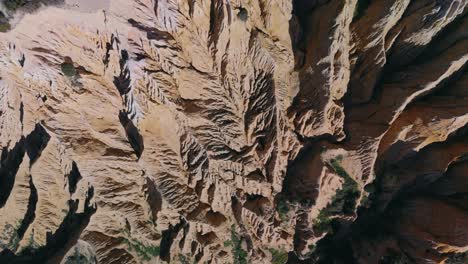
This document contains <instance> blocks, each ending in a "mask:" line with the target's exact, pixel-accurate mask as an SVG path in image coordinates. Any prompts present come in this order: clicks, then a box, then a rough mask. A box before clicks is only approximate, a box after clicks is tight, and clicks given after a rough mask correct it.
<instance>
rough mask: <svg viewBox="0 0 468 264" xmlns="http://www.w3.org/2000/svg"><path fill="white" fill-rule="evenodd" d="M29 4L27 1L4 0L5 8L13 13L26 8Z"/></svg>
mask: <svg viewBox="0 0 468 264" xmlns="http://www.w3.org/2000/svg"><path fill="white" fill-rule="evenodd" d="M27 3H28V1H26V0H3V4H4V5H5V7H6V8H8V9H10V10H13V11H14V10H16V9H18V8H20V7H22V6H24V5H25V4H27Z"/></svg>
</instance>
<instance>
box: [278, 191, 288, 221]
mask: <svg viewBox="0 0 468 264" xmlns="http://www.w3.org/2000/svg"><path fill="white" fill-rule="evenodd" d="M289 210H290V205H289V202H288V201H287V200H286V199H284V198H283V197H280V199H278V203H277V205H276V211H277V212H278V214H279V216H280V218H281V221H282V222H286V221H287V220H288V213H289Z"/></svg>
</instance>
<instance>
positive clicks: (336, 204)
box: [313, 155, 360, 233]
mask: <svg viewBox="0 0 468 264" xmlns="http://www.w3.org/2000/svg"><path fill="white" fill-rule="evenodd" d="M342 160H343V156H341V155H340V156H337V157H336V158H335V159H332V160H331V161H330V166H331V167H332V168H333V170H334V171H335V172H336V173H337V174H338V175H339V176H340V177H341V178H343V179H344V182H343V186H342V187H341V189H339V190H338V191H337V192H336V194H335V196H334V197H333V198H332V201H331V203H329V204H328V205H327V207H325V208H323V209H322V210H321V211H320V213H319V215H318V216H317V218H316V219H314V221H313V223H314V230H315V231H318V232H320V233H322V232H332V228H331V224H332V222H333V219H332V218H331V217H332V216H333V215H337V214H345V215H350V214H352V213H354V210H355V208H356V200H357V199H358V198H359V195H360V192H359V189H358V185H357V183H356V181H354V180H353V178H351V177H350V176H349V174H348V173H347V172H346V170H345V169H344V168H343V167H342V166H341V161H342Z"/></svg>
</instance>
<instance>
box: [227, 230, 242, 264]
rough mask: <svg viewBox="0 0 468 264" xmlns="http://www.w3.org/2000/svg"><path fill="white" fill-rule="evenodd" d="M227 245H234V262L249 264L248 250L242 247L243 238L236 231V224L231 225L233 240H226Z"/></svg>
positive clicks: (234, 263) (235, 263)
mask: <svg viewBox="0 0 468 264" xmlns="http://www.w3.org/2000/svg"><path fill="white" fill-rule="evenodd" d="M224 246H225V247H232V256H233V258H234V260H233V264H247V263H248V261H247V256H248V254H247V252H246V251H245V250H244V249H243V248H242V240H241V239H240V238H239V236H238V234H237V233H236V231H235V227H234V225H232V227H231V240H230V241H225V242H224Z"/></svg>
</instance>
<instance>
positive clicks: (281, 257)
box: [268, 248, 288, 264]
mask: <svg viewBox="0 0 468 264" xmlns="http://www.w3.org/2000/svg"><path fill="white" fill-rule="evenodd" d="M268 250H269V251H270V253H271V263H272V264H285V263H286V262H288V252H286V251H284V250H277V249H274V248H270V249H268Z"/></svg>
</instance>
